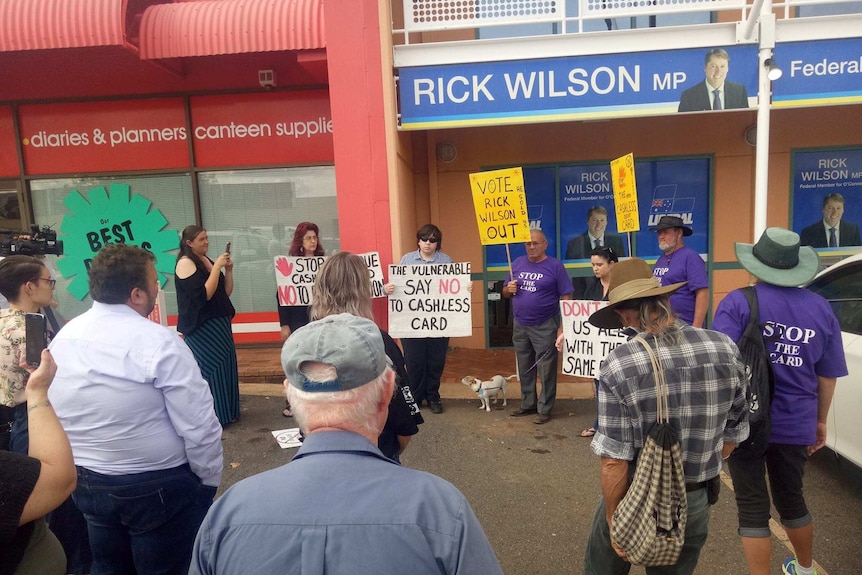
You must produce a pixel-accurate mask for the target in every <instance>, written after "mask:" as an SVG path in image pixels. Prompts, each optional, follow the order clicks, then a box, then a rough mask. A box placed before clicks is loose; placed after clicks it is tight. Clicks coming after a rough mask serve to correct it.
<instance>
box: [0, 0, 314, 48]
mask: <svg viewBox="0 0 862 575" xmlns="http://www.w3.org/2000/svg"><path fill="white" fill-rule="evenodd" d="M2 1H3V0H0V2H2ZM22 1H23V0H22ZM79 1H81V0H79ZM325 47H326V43H325V41H324V35H323V0H219V1H217V2H214V1H199V2H181V3H177V4H160V5H157V6H150V7H149V8H147V9H146V11H144V16H143V20H142V21H141V35H140V50H141V58H142V59H144V60H153V59H159V58H185V57H190V56H216V55H220V54H240V53H247V52H279V51H288V50H318V49H322V48H325Z"/></svg>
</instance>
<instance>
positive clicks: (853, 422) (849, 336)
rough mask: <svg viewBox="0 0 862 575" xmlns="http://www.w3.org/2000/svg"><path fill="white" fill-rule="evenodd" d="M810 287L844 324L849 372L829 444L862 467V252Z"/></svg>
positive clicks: (835, 405) (833, 411) (838, 394)
mask: <svg viewBox="0 0 862 575" xmlns="http://www.w3.org/2000/svg"><path fill="white" fill-rule="evenodd" d="M808 289H810V290H811V291H813V292H815V293H818V294H820V295H822V296H823V297H824V298H826V299H827V300H828V301H829V303H830V304H831V305H832V309H833V311H834V312H835V315H836V317H837V318H838V322H839V324H840V325H841V337H842V342H843V345H844V353H845V356H846V358H847V370H848V373H849V375H847V376H846V377H842V378H839V379H838V383H837V385H836V387H835V395H834V397H833V399H832V406H831V408H830V410H829V419H828V420H827V438H826V444H827V445H828V446H829V447H830V448H831V449H833V450H834V451H835V452H836V453H839V454H840V455H841V456H843V457H845V458H847V459H848V460H850V461H852V462H853V463H854V464H855V465H858V466H860V467H862V416H860V412H862V254H860V255H856V256H853V257H852V258H850V259H848V260H845V261H842V262H839V263H838V264H836V265H834V266H832V267H830V268H828V269H827V270H825V271H824V272H822V273H821V274H820V275H818V277H817V278H815V279H814V281H812V282H811V284H810V285H809V286H808Z"/></svg>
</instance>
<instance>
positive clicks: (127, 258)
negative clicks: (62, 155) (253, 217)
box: [49, 244, 223, 575]
mask: <svg viewBox="0 0 862 575" xmlns="http://www.w3.org/2000/svg"><path fill="white" fill-rule="evenodd" d="M154 260H155V258H154V257H153V255H152V254H151V253H150V252H147V251H146V250H143V249H141V248H138V247H135V246H128V245H124V244H111V245H108V246H106V247H105V248H104V249H102V251H100V252H99V254H98V255H96V257H95V258H93V260H92V263H91V266H90V270H89V276H90V294H91V295H92V297H93V300H94V303H93V307H92V308H91V309H90V310H89V311H87V312H86V313H84V314H82V315H80V316H78V317H77V318H75V319H73V320H71V321H70V322H69V323H67V324H66V326H65V327H64V328H63V329H62V330H61V331H60V333H58V334H57V337H56V338H55V339H54V341H53V342H52V343H51V346H50V348H51V352H52V353H53V355H54V358H55V360H56V362H57V365H58V366H61V367H60V368H58V370H57V376H56V378H55V379H54V385H53V386H52V387H51V390H50V393H49V399H50V400H51V403H52V404H53V405H54V408H55V410H56V412H57V416H58V417H59V418H60V421H61V423H62V424H63V428H64V429H65V430H66V434H67V435H68V436H69V442H70V443H71V445H72V453H73V455H74V458H75V465H76V466H77V469H78V487H77V488H76V490H75V493H74V495H73V497H74V500H75V503H76V504H77V506H78V508H79V509H80V510H81V511H82V512H83V514H84V517H85V518H86V519H87V524H88V532H89V535H90V543H91V546H92V551H93V567H92V573H93V574H102V573H138V575H144V574H149V573H177V574H179V573H183V574H185V573H186V572H187V571H188V568H189V561H190V558H191V550H192V545H193V543H194V538H195V534H196V533H197V530H198V527H199V526H200V523H201V521H203V518H204V516H205V515H206V512H207V510H208V509H209V506H210V505H211V504H212V500H213V497H214V496H215V493H216V489H217V487H218V485H219V482H220V481H221V474H222V468H223V455H222V447H221V427H220V426H219V423H218V419H216V415H215V410H214V408H213V399H212V395H211V394H210V391H209V387H208V385H207V382H206V381H205V380H204V379H203V377H202V376H201V372H200V369H199V368H198V365H197V362H196V361H195V359H194V356H193V355H192V353H191V351H190V350H189V348H188V346H186V345H185V344H184V343H183V341H182V340H181V339H180V338H179V336H178V335H177V334H176V333H175V332H173V331H171V330H169V329H167V328H164V327H162V326H160V325H158V324H156V323H154V322H152V321H150V320H148V319H147V316H148V315H149V313H150V312H151V311H152V309H153V307H154V305H155V301H156V297H157V296H158V289H159V282H158V276H157V273H156V268H155V266H154V264H153V262H154Z"/></svg>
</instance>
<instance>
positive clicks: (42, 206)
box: [30, 174, 195, 318]
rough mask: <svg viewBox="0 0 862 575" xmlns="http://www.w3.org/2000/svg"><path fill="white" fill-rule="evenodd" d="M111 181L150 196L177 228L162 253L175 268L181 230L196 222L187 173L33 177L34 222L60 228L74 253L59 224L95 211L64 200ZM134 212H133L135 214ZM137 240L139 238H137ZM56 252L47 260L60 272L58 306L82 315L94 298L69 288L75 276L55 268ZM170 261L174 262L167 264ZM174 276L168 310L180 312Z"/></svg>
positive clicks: (169, 225) (63, 312)
mask: <svg viewBox="0 0 862 575" xmlns="http://www.w3.org/2000/svg"><path fill="white" fill-rule="evenodd" d="M111 184H124V185H128V186H129V192H130V195H131V196H134V195H135V194H138V195H140V196H143V197H144V198H146V199H148V200H150V201H151V202H152V205H151V206H150V208H149V209H150V212H152V210H158V211H159V212H161V214H162V215H163V216H164V217H165V219H166V220H167V225H166V226H165V228H164V229H170V230H176V231H177V241H176V245H174V246H172V247H173V250H172V251H170V252H166V253H163V254H157V256H160V257H166V258H167V259H168V262H165V263H164V264H163V265H164V266H167V267H169V268H170V269H173V261H175V258H176V249H177V248H178V247H179V231H180V230H182V229H183V227H185V226H186V225H188V224H191V223H194V221H195V212H194V201H193V198H192V187H191V179H190V178H189V176H188V174H180V175H171V176H121V177H110V178H108V177H86V178H64V179H54V180H33V181H31V182H30V194H31V198H32V204H33V215H34V217H35V223H36V224H38V225H40V226H50V227H52V228H54V229H56V230H57V231H58V239H60V240H65V241H66V242H67V246H66V250H65V251H66V253H67V254H69V253H71V250H70V246H68V239H67V238H65V237H64V235H63V232H62V230H61V228H60V226H61V225H62V222H63V219H64V218H65V217H76V218H82V219H83V218H86V217H92V214H86V215H85V214H72V213H71V212H70V211H69V210H68V209H67V208H66V206H65V205H64V203H63V201H64V200H65V199H66V197H67V196H68V195H69V194H70V193H72V192H73V191H76V190H77V191H78V193H80V194H81V195H82V196H83V197H84V198H88V197H89V192H90V190H92V189H93V188H98V187H104V188H105V189H110V186H111ZM133 215H134V214H130V217H132V216H133ZM134 243H137V242H134ZM56 259H57V257H56V256H47V257H46V263H47V264H48V266H49V267H51V268H52V270H53V272H54V273H56V274H57V288H56V292H55V293H56V299H57V301H58V304H59V305H58V308H57V310H58V311H59V312H60V314H61V315H63V316H64V317H66V318H71V317H74V316H76V315H79V314H81V313H83V312H85V311H86V310H88V309H89V308H90V305H91V304H92V299H91V298H90V296H89V295H87V296H86V297H85V298H84V299H82V300H79V299H78V298H77V297H75V296H73V295H72V294H71V293H70V291H69V285H70V283H71V282H72V281H74V279H75V278H73V277H68V278H66V277H63V275H62V274H61V273H60V271H59V270H57V269H56V265H55V262H56ZM168 264H171V265H170V266H168ZM173 286H174V282H173V276H169V277H168V279H167V282H166V283H165V285H164V286H163V288H164V290H165V304H166V307H167V311H168V314H176V313H177V298H176V294H175V292H174V287H173Z"/></svg>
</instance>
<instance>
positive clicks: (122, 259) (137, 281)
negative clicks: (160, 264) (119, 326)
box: [89, 244, 156, 304]
mask: <svg viewBox="0 0 862 575" xmlns="http://www.w3.org/2000/svg"><path fill="white" fill-rule="evenodd" d="M155 259H156V258H155V256H153V254H151V253H150V252H148V251H147V250H145V249H142V248H139V247H137V246H132V245H127V244H108V245H106V246H105V247H104V248H102V250H101V251H100V252H99V253H98V254H96V257H94V258H93V260H92V262H90V269H89V276H90V296H91V297H92V298H93V299H94V300H95V301H97V302H100V303H108V304H123V303H126V302H127V301H128V299H129V297H130V296H131V294H132V290H133V289H135V288H141V289H146V287H147V271H148V270H149V268H150V266H151V265H152V264H153V262H154V261H155Z"/></svg>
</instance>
